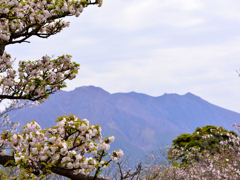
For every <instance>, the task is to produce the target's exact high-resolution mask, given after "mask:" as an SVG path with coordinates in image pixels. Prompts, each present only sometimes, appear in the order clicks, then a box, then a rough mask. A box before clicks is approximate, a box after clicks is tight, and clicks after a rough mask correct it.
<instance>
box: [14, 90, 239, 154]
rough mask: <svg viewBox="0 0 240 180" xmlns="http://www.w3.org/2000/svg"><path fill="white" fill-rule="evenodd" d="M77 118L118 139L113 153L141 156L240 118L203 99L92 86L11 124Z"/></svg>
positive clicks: (18, 115) (61, 95) (55, 98)
mask: <svg viewBox="0 0 240 180" xmlns="http://www.w3.org/2000/svg"><path fill="white" fill-rule="evenodd" d="M68 114H75V115H77V116H78V117H79V118H87V119H88V120H89V121H90V122H91V124H100V125H102V129H103V134H104V135H105V136H107V135H110V134H112V135H114V136H115V137H116V141H115V143H113V144H112V147H113V149H116V148H118V149H122V150H124V152H125V154H130V155H133V154H134V155H136V156H140V155H141V154H142V153H143V152H144V151H150V150H153V149H155V148H157V147H159V146H161V145H162V144H171V141H172V140H173V139H174V138H176V137H177V136H178V135H180V134H182V133H186V132H193V131H194V130H195V128H196V127H202V126H205V125H216V126H223V127H224V128H226V129H228V130H230V129H231V124H232V123H237V124H240V114H239V113H236V112H233V111H229V110H226V109H223V108H221V107H218V106H216V105H213V104H211V103H209V102H207V101H205V100H203V99H201V98H200V97H198V96H196V95H194V94H191V93H187V94H185V95H178V94H164V95H162V96H159V97H152V96H148V95H145V94H141V93H136V92H130V93H114V94H110V93H108V92H107V91H105V90H103V89H101V88H99V87H94V86H83V87H79V88H76V89H75V90H73V91H69V92H66V91H62V92H58V93H56V94H53V95H51V96H50V99H48V100H47V101H46V102H45V103H43V104H42V105H41V106H39V107H32V108H30V107H28V108H23V109H20V110H16V111H12V112H11V113H10V119H11V120H13V121H14V122H20V123H21V125H24V124H25V123H26V122H30V121H33V120H37V122H38V123H39V124H40V125H41V126H42V127H43V128H45V127H51V126H54V125H55V123H54V122H55V120H56V119H57V117H59V116H62V115H68Z"/></svg>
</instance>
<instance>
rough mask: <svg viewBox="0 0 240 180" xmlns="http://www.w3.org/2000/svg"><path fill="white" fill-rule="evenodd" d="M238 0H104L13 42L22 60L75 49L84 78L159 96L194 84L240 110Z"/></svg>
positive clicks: (115, 88) (204, 94)
mask: <svg viewBox="0 0 240 180" xmlns="http://www.w3.org/2000/svg"><path fill="white" fill-rule="evenodd" d="M239 7H240V1H239V0H229V1H226V0H211V1H208V0H182V1H179V0H104V2H103V6H102V7H101V8H98V7H96V6H92V7H88V8H86V9H84V12H83V13H82V14H81V15H80V17H78V18H76V17H69V18H67V20H69V21H70V22H71V24H70V27H69V28H66V29H64V30H63V32H62V33H60V34H57V35H55V36H52V37H50V38H48V39H38V38H31V39H30V41H31V43H30V44H27V43H26V44H18V45H11V46H9V47H7V48H6V50H7V52H8V53H10V54H11V55H12V57H16V58H17V60H35V59H40V58H41V57H42V56H43V55H46V54H47V55H50V56H51V55H55V56H59V55H62V54H71V55H72V56H73V61H76V62H78V63H80V65H81V69H80V71H79V74H78V76H77V78H76V79H74V80H73V81H69V82H68V88H67V89H66V90H73V89H74V88H75V87H79V86H83V85H94V86H99V87H101V88H103V89H105V90H107V91H108V92H111V93H115V92H130V91H136V92H141V93H145V94H149V95H152V96H160V95H162V94H164V93H178V94H185V93H187V92H191V93H193V94H196V95H198V96H200V97H202V98H203V99H205V100H207V101H209V102H211V103H213V104H216V105H218V106H221V107H224V108H227V109H230V110H233V111H237V112H240V77H238V74H237V72H236V70H238V69H239V68H240V11H239Z"/></svg>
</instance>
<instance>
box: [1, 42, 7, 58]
mask: <svg viewBox="0 0 240 180" xmlns="http://www.w3.org/2000/svg"><path fill="white" fill-rule="evenodd" d="M5 46H6V44H5V43H0V56H2V55H3V53H4V50H5Z"/></svg>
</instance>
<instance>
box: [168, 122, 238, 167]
mask: <svg viewBox="0 0 240 180" xmlns="http://www.w3.org/2000/svg"><path fill="white" fill-rule="evenodd" d="M227 133H229V134H232V135H234V136H236V137H237V136H238V135H237V134H236V133H235V132H234V131H227V130H226V129H224V128H223V127H221V126H219V127H216V126H212V125H207V126H204V127H202V128H200V127H197V128H196V130H195V131H194V132H193V134H189V133H185V134H182V135H180V136H178V137H177V138H176V139H174V140H173V141H172V142H173V144H172V146H171V148H170V149H169V151H168V159H169V160H181V161H182V163H183V164H187V163H188V160H187V158H186V154H187V151H191V149H192V148H197V149H199V152H200V153H202V154H203V153H204V151H205V150H210V151H211V152H212V155H213V154H215V153H218V152H219V145H220V142H221V141H225V140H228V139H229V137H228V136H227ZM182 148H184V150H185V153H180V154H178V153H176V152H177V150H180V149H182ZM195 160H198V156H197V155H196V156H195Z"/></svg>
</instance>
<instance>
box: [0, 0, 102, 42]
mask: <svg viewBox="0 0 240 180" xmlns="http://www.w3.org/2000/svg"><path fill="white" fill-rule="evenodd" d="M88 4H90V3H89V1H87V0H28V1H25V0H20V1H19V0H0V14H1V21H0V39H1V40H2V41H6V42H7V41H13V40H15V39H18V38H21V37H22V36H25V35H26V33H30V32H31V33H32V34H33V33H35V35H38V36H39V37H48V36H49V35H53V34H56V33H58V32H60V31H61V30H62V29H63V28H65V27H68V26H69V22H65V21H62V20H61V19H60V18H62V17H65V16H76V17H78V16H79V15H80V14H81V13H82V11H83V8H84V7H86V6H87V5H88ZM95 4H99V6H101V4H102V2H101V0H97V1H96V2H95ZM59 19H60V20H59ZM31 33H30V34H31ZM32 34H31V35H32Z"/></svg>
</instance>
